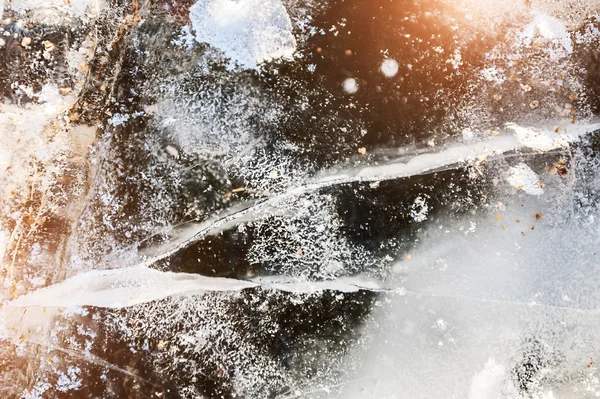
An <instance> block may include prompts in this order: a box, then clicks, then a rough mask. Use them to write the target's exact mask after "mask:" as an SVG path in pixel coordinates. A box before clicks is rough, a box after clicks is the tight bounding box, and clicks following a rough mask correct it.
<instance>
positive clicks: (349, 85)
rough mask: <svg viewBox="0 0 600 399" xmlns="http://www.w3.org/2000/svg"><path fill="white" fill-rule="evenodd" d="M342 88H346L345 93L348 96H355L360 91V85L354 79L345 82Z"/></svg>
mask: <svg viewBox="0 0 600 399" xmlns="http://www.w3.org/2000/svg"><path fill="white" fill-rule="evenodd" d="M342 87H343V88H344V91H345V92H346V93H348V94H354V93H356V92H357V91H358V83H356V79H354V78H348V79H346V80H344V83H342Z"/></svg>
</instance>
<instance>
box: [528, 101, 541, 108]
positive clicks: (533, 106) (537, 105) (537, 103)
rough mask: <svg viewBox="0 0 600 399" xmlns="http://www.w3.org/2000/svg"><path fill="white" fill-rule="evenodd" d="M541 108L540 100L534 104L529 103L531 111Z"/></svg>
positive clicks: (533, 102)
mask: <svg viewBox="0 0 600 399" xmlns="http://www.w3.org/2000/svg"><path fill="white" fill-rule="evenodd" d="M539 106H540V102H539V101H538V100H533V101H532V102H530V103H529V108H531V109H536V108H537V107H539Z"/></svg>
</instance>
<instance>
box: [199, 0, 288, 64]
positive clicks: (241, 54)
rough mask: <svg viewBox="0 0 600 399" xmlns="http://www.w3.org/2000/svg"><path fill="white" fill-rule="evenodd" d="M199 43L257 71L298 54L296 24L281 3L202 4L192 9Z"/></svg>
mask: <svg viewBox="0 0 600 399" xmlns="http://www.w3.org/2000/svg"><path fill="white" fill-rule="evenodd" d="M190 19H191V21H192V28H193V29H194V31H195V32H196V40H197V41H198V42H200V43H208V44H210V45H211V46H214V47H216V48H218V49H220V50H221V51H222V52H223V54H225V56H226V57H227V58H230V59H231V60H233V61H234V62H237V63H238V64H239V65H240V66H242V67H244V68H249V69H254V68H257V67H258V65H259V64H260V63H262V62H265V61H269V60H272V59H274V58H281V57H284V58H289V57H291V56H292V55H293V54H294V51H295V50H296V40H295V39H294V36H293V35H292V23H291V21H290V18H289V16H288V14H287V11H286V10H285V7H284V6H283V4H282V3H281V1H280V0H267V1H263V0H241V1H233V0H199V1H198V2H197V3H196V4H194V5H193V6H192V7H191V8H190Z"/></svg>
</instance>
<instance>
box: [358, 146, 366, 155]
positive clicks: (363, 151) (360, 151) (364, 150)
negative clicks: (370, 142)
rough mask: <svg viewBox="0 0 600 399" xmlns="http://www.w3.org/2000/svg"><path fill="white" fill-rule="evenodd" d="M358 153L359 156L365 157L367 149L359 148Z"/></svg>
mask: <svg viewBox="0 0 600 399" xmlns="http://www.w3.org/2000/svg"><path fill="white" fill-rule="evenodd" d="M358 153H359V154H360V155H365V154H366V153H367V149H366V148H365V147H360V148H359V149H358Z"/></svg>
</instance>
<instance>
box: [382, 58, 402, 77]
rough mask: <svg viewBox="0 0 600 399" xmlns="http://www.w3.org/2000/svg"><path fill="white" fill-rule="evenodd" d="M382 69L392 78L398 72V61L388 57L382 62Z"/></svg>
mask: <svg viewBox="0 0 600 399" xmlns="http://www.w3.org/2000/svg"><path fill="white" fill-rule="evenodd" d="M380 70H381V73H383V74H384V75H385V76H386V77H388V78H392V77H394V76H396V74H397V73H398V63H397V62H396V60H394V59H392V58H387V59H385V60H383V62H382V63H381V67H380Z"/></svg>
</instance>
